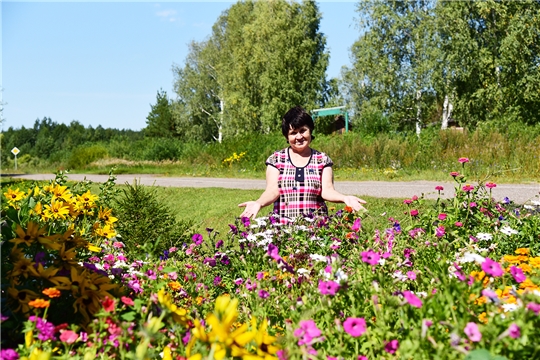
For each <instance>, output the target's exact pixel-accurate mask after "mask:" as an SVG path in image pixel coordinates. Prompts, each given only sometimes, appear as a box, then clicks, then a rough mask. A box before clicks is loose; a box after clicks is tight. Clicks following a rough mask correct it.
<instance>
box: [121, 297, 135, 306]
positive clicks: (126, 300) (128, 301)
mask: <svg viewBox="0 0 540 360" xmlns="http://www.w3.org/2000/svg"><path fill="white" fill-rule="evenodd" d="M120 300H122V302H123V303H124V304H126V305H127V306H133V305H135V303H134V302H133V299H132V298H129V297H127V296H122V297H121V298H120Z"/></svg>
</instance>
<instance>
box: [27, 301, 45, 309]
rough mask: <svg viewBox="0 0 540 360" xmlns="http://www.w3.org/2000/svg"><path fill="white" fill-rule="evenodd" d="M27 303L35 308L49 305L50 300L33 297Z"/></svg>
mask: <svg viewBox="0 0 540 360" xmlns="http://www.w3.org/2000/svg"><path fill="white" fill-rule="evenodd" d="M28 305H30V306H33V307H35V308H48V307H49V305H51V302H50V301H49V300H43V299H35V300H32V301H29V302H28Z"/></svg>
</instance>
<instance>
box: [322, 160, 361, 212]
mask: <svg viewBox="0 0 540 360" xmlns="http://www.w3.org/2000/svg"><path fill="white" fill-rule="evenodd" d="M321 197H322V198H323V199H324V200H326V201H330V202H333V203H345V205H347V206H349V207H351V208H352V209H353V210H354V211H358V210H360V209H364V207H363V206H362V204H365V203H366V201H365V200H362V199H360V198H358V197H356V196H352V195H343V194H342V193H340V192H339V191H337V190H336V189H334V172H333V170H332V167H331V166H327V167H325V168H324V169H323V171H322V191H321Z"/></svg>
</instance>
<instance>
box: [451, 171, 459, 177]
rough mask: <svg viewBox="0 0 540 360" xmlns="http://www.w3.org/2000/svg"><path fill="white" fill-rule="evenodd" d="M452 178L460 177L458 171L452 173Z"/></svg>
mask: <svg viewBox="0 0 540 360" xmlns="http://www.w3.org/2000/svg"><path fill="white" fill-rule="evenodd" d="M450 176H452V177H454V178H455V177H458V176H459V173H458V172H457V171H452V172H451V173H450Z"/></svg>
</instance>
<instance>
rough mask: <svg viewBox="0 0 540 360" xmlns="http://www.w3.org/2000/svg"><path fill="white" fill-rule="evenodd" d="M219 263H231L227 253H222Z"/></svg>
mask: <svg viewBox="0 0 540 360" xmlns="http://www.w3.org/2000/svg"><path fill="white" fill-rule="evenodd" d="M221 263H222V264H223V265H229V264H230V263H231V260H230V259H229V257H228V256H227V255H223V256H222V257H221Z"/></svg>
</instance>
